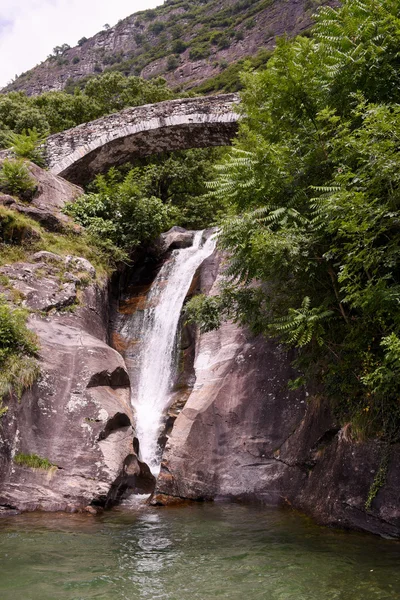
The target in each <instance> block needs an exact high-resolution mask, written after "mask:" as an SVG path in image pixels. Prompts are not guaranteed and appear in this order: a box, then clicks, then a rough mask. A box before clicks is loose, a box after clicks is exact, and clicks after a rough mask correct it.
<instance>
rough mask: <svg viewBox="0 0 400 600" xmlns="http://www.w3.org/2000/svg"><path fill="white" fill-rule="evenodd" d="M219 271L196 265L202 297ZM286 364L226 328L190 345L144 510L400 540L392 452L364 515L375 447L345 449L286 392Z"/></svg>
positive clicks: (347, 445) (310, 407)
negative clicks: (276, 513)
mask: <svg viewBox="0 0 400 600" xmlns="http://www.w3.org/2000/svg"><path fill="white" fill-rule="evenodd" d="M220 271H221V259H220V257H218V255H214V256H213V257H211V258H210V259H208V260H207V261H206V262H205V263H204V264H203V267H202V269H201V274H200V279H201V281H200V284H201V288H202V290H203V291H205V292H206V293H210V294H213V293H215V292H216V291H217V289H218V277H217V274H218V273H219V272H220ZM292 359H293V356H291V355H289V354H288V353H287V352H286V351H285V350H284V349H283V348H282V347H280V346H279V345H277V344H276V343H274V342H273V341H266V340H264V339H263V338H261V337H257V338H254V337H252V336H251V335H250V334H249V333H248V332H247V331H246V330H245V329H243V328H241V327H239V326H238V325H236V324H234V323H225V324H224V325H223V326H222V327H221V329H220V330H218V331H213V332H210V333H207V334H204V335H200V336H198V339H197V344H196V358H195V364H194V367H195V373H196V383H195V385H194V389H193V391H192V392H191V394H190V396H189V399H188V401H187V403H186V405H185V407H184V408H183V410H182V412H181V413H180V414H179V415H178V416H177V418H176V421H175V423H174V426H173V428H172V432H171V433H170V435H169V438H168V441H167V444H166V448H165V451H164V456H163V461H162V465H161V472H160V475H159V477H158V480H157V485H156V490H155V493H154V496H153V498H152V503H153V504H155V505H165V504H176V503H178V502H179V500H185V499H191V500H213V499H218V498H230V499H235V500H243V501H256V502H262V503H264V504H268V505H280V504H288V505H291V506H293V507H295V508H297V509H300V510H302V511H304V512H307V513H308V514H310V515H311V516H313V517H314V518H315V519H317V520H318V521H319V522H321V523H323V524H328V525H338V526H342V527H350V528H358V529H362V530H367V531H370V532H373V533H379V534H382V535H387V536H400V473H399V470H398V468H397V466H398V464H399V462H398V461H399V448H394V449H393V451H392V456H391V460H390V466H389V472H388V475H387V479H386V484H385V485H384V486H383V487H382V489H381V490H380V491H379V492H378V494H377V496H376V498H375V499H374V501H373V503H372V508H371V510H369V511H367V510H366V509H365V502H366V500H367V498H368V493H369V489H370V486H371V484H372V482H373V480H374V477H375V474H376V472H377V470H378V468H379V464H380V460H381V457H382V447H381V444H380V442H378V441H370V442H366V443H355V442H353V441H351V440H350V439H348V438H347V436H346V433H345V431H344V430H342V429H340V426H339V425H338V424H337V423H336V422H335V420H334V419H333V417H332V415H331V413H330V410H329V407H328V406H327V405H326V404H325V403H324V402H323V401H317V400H316V399H315V398H314V399H313V400H312V399H311V397H310V396H307V395H306V394H304V393H302V392H300V391H298V392H293V391H292V392H290V391H288V389H287V385H286V382H287V380H288V379H290V378H294V377H295V376H296V375H295V373H294V372H293V370H292V368H291V366H290V363H291V360H292Z"/></svg>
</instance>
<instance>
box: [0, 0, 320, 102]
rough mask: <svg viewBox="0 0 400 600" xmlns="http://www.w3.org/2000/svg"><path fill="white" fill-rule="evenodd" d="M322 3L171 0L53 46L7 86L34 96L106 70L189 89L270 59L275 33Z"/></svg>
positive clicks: (297, 24) (298, 28) (304, 19)
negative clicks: (246, 62) (252, 59)
mask: <svg viewBox="0 0 400 600" xmlns="http://www.w3.org/2000/svg"><path fill="white" fill-rule="evenodd" d="M323 3H324V2H321V1H320V0H257V1H250V0H237V1H232V0H208V1H204V0H196V1H191V2H187V1H184V0H167V1H166V2H165V3H164V4H163V5H162V6H159V7H158V8H156V9H155V10H147V11H142V12H138V13H135V14H133V15H130V16H129V17H127V18H126V19H123V20H121V21H120V22H118V23H117V24H116V25H114V26H112V27H108V28H106V29H104V30H103V31H101V32H99V33H98V34H96V35H95V36H93V37H92V38H90V39H86V38H82V39H81V40H79V43H78V44H77V45H76V46H75V47H73V48H70V47H69V46H67V45H62V46H59V47H57V48H55V49H54V53H53V54H52V55H51V56H50V57H48V58H47V60H45V61H44V62H42V63H41V64H39V65H37V66H36V67H34V68H33V69H31V70H29V71H27V72H25V73H23V74H21V75H20V76H19V77H17V78H16V79H15V81H13V82H12V83H10V84H9V85H8V86H7V87H6V88H4V89H3V90H2V91H3V92H9V91H13V90H14V91H25V92H26V93H27V94H28V95H37V94H41V93H42V92H46V91H50V90H62V89H64V88H67V89H73V87H74V85H75V84H79V82H80V81H82V80H84V79H85V78H87V77H88V76H93V75H98V74H100V73H103V72H105V71H108V70H114V71H119V72H122V73H123V74H125V75H140V76H142V77H144V78H145V79H150V78H152V77H156V76H162V77H164V78H166V80H167V82H168V85H169V86H171V87H172V88H179V89H191V88H194V87H196V86H198V85H199V84H201V83H202V82H205V81H207V80H209V79H210V78H214V77H216V76H219V75H220V74H221V73H223V71H224V70H225V69H226V68H227V66H228V65H231V64H234V63H236V62H237V61H239V60H241V59H243V58H245V57H247V56H254V55H256V54H258V53H259V51H260V50H265V51H267V52H266V53H264V55H263V56H261V57H260V60H261V62H263V61H264V62H265V60H267V58H268V51H269V50H272V49H273V47H274V45H275V38H276V36H282V35H285V34H287V35H289V36H295V35H297V34H299V33H301V32H304V31H305V30H307V29H308V28H309V26H310V24H311V16H312V14H313V12H315V10H316V8H317V7H318V6H319V5H320V4H323ZM237 81H238V79H237V78H236V79H235V84H237ZM216 85H217V87H215V88H214V89H216V90H217V89H219V88H218V84H216ZM227 91H232V90H227Z"/></svg>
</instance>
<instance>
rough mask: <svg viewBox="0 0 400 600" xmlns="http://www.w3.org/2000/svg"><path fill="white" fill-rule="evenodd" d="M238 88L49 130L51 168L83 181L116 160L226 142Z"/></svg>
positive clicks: (234, 117) (234, 122)
mask: <svg viewBox="0 0 400 600" xmlns="http://www.w3.org/2000/svg"><path fill="white" fill-rule="evenodd" d="M238 101H239V98H238V96H237V95H236V94H221V95H219V96H206V97H202V98H184V99H177V100H167V101H165V102H158V103H157V104H146V105H145V106H136V107H133V108H127V109H125V110H122V111H121V112H119V113H114V114H112V115H108V116H106V117H102V118H101V119H97V120H96V121H91V122H90V123H83V124H82V125H78V126H77V127H74V128H72V129H68V130H67V131H63V132H61V133H56V134H55V135H52V136H50V137H49V138H48V139H47V142H46V157H47V164H48V166H49V168H50V171H51V172H52V173H54V174H55V175H60V176H61V177H64V178H65V179H67V180H69V181H71V182H73V183H77V184H84V183H87V182H88V181H90V180H91V179H93V177H94V176H95V175H96V174H97V173H100V172H103V171H105V170H106V169H108V168H109V167H111V166H113V165H120V164H123V163H125V162H128V161H131V160H134V159H135V157H136V158H138V157H141V156H149V155H151V154H158V153H161V152H168V151H172V150H184V149H188V148H204V147H210V146H227V145H230V144H231V141H232V138H233V137H234V135H235V133H236V131H237V121H238V114H237V112H235V104H237V102H238Z"/></svg>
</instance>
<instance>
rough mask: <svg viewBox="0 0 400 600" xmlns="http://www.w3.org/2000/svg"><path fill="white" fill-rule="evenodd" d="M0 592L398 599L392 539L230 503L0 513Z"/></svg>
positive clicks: (73, 599) (15, 597) (10, 596)
mask: <svg viewBox="0 0 400 600" xmlns="http://www.w3.org/2000/svg"><path fill="white" fill-rule="evenodd" d="M0 564H1V570H0V598H1V600H19V599H22V598H23V599H24V600H59V599H62V600H91V599H95V600H111V599H112V600H150V599H152V600H206V599H208V598H210V599H215V598H216V599H229V600H239V599H240V600H243V598H244V599H245V600H266V599H268V600H395V599H396V600H398V599H399V598H400V570H399V566H400V544H399V543H397V542H389V541H385V540H381V539H379V538H375V537H372V536H368V535H361V534H356V533H347V532H337V531H333V530H329V529H325V528H320V527H317V526H315V525H313V524H312V523H311V522H310V521H309V520H308V519H305V518H303V517H300V516H299V515H296V514H295V513H291V512H286V511H276V510H273V511H271V510H266V509H260V508H250V507H244V506H238V505H194V506H188V507H185V508H179V509H176V508H175V509H173V508H171V509H162V510H158V509H152V508H150V507H146V506H143V505H142V506H140V505H139V506H138V507H137V509H136V510H135V511H131V512H123V511H122V512H118V511H117V512H114V513H109V514H105V515H103V516H101V517H92V516H90V515H71V516H67V515H22V516H21V517H17V518H14V519H4V520H2V521H0Z"/></svg>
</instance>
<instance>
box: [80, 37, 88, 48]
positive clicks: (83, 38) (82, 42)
mask: <svg viewBox="0 0 400 600" xmlns="http://www.w3.org/2000/svg"><path fill="white" fill-rule="evenodd" d="M87 41H88V39H87V37H85V36H84V37H82V38H81V39H80V40H79V41H78V46H83V44H84V43H85V42H87Z"/></svg>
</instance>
